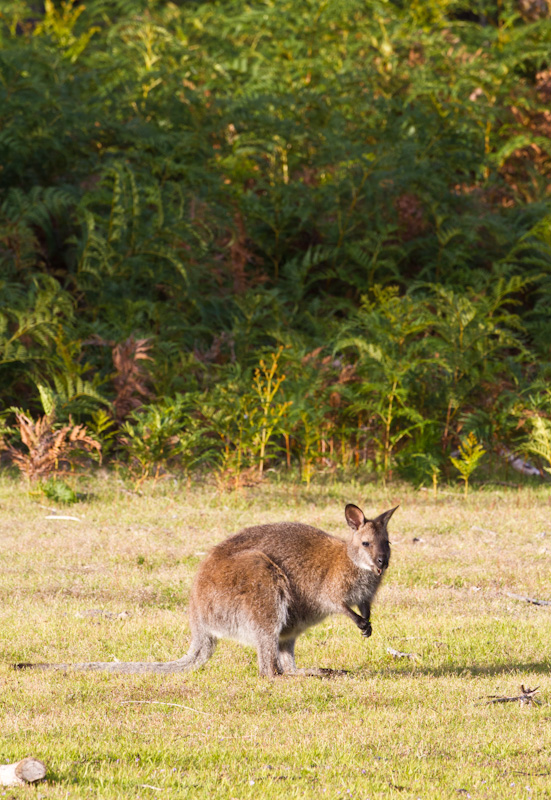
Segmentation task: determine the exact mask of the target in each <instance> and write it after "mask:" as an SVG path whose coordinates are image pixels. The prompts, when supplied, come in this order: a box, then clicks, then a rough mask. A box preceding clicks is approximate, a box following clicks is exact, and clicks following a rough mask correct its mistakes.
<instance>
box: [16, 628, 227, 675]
mask: <svg viewBox="0 0 551 800" xmlns="http://www.w3.org/2000/svg"><path fill="white" fill-rule="evenodd" d="M215 647H216V639H215V638H213V637H211V636H204V637H202V638H201V639H200V640H198V639H192V642H191V646H190V648H189V653H188V654H187V655H186V656H184V657H183V658H179V659H178V660H177V661H85V662H84V663H82V664H30V663H20V664H14V665H13V667H14V669H41V670H49V669H54V670H61V671H63V672H89V671H94V670H95V671H99V672H121V673H123V674H126V675H145V674H146V673H148V672H150V673H155V674H156V675H168V674H170V673H174V672H187V671H188V670H192V669H197V668H198V667H200V666H202V665H203V664H204V663H205V661H208V659H209V658H210V657H211V655H212V654H213V653H214V649H215Z"/></svg>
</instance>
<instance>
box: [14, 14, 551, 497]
mask: <svg viewBox="0 0 551 800" xmlns="http://www.w3.org/2000/svg"><path fill="white" fill-rule="evenodd" d="M550 53H551V20H550V18H549V16H548V13H547V6H546V4H545V3H543V4H542V3H537V2H533V3H527V2H523V3H519V4H517V3H516V2H512V1H511V0H503V1H502V2H499V3H495V2H488V1H487V2H484V0H481V2H478V3H476V2H469V3H462V2H453V1H452V0H428V2H418V1H417V0H414V1H413V2H411V3H402V2H398V1H396V2H391V1H390V0H325V1H324V2H320V1H319V0H292V2H291V0H264V1H263V2H256V0H255V1H254V2H251V3H250V4H248V5H246V4H243V3H242V2H237V0H218V1H217V2H204V3H201V2H184V0H181V2H155V1H154V0H149V2H148V1H147V0H88V1H87V2H86V3H79V2H76V1H75V2H71V0H66V1H65V2H54V1H53V0H46V2H45V3H44V4H41V3H38V2H30V1H29V2H25V1H24V0H0V158H1V163H0V269H1V272H0V287H1V289H0V403H1V405H2V408H3V409H4V413H3V416H2V419H3V423H2V425H3V430H4V435H3V436H4V438H3V446H4V448H5V449H6V450H8V451H9V452H11V454H12V456H13V457H14V458H15V460H16V462H17V463H18V464H19V466H20V467H21V468H22V469H24V471H26V472H27V474H28V475H30V476H37V477H47V475H48V474H50V473H51V472H52V471H53V470H54V469H55V468H56V466H57V465H59V463H61V462H62V461H63V460H65V461H66V462H67V461H70V460H71V458H72V456H71V453H72V451H73V450H74V448H75V447H81V448H85V449H87V450H88V451H90V452H91V453H98V452H99V448H98V446H97V444H96V443H98V442H99V444H100V445H101V450H102V453H103V458H104V459H107V460H108V459H109V458H111V459H113V460H117V461H119V462H120V461H121V460H124V459H126V460H127V462H128V463H129V465H130V466H131V468H132V469H133V470H134V471H135V474H136V475H137V476H138V478H141V477H144V476H146V475H148V474H158V473H159V471H160V470H161V469H164V468H165V467H166V465H167V464H171V463H172V462H175V461H178V462H179V463H180V465H181V467H182V468H183V469H184V470H185V471H186V472H188V473H189V472H190V471H192V470H194V469H195V468H196V467H198V466H199V465H201V464H202V463H207V464H209V465H211V466H212V465H216V468H217V470H218V474H219V476H220V478H221V479H222V480H223V481H229V482H230V483H232V482H236V483H238V482H239V481H240V480H243V479H244V477H243V476H248V477H251V475H252V473H254V474H255V475H261V474H262V473H263V471H264V470H265V469H266V467H267V465H268V464H272V465H273V464H275V463H281V464H285V463H287V464H288V465H291V466H292V465H294V464H300V470H301V475H302V478H303V479H304V480H306V481H309V480H310V477H311V475H312V474H313V473H314V472H315V471H316V470H320V469H338V468H341V467H342V468H347V467H350V466H359V465H361V464H365V465H367V468H368V469H370V470H372V471H378V472H380V473H381V474H383V476H384V477H385V478H389V477H390V476H391V475H392V472H393V471H396V470H397V469H398V470H400V471H401V473H402V474H404V475H405V476H407V477H410V478H412V479H415V480H417V481H420V480H429V481H430V480H433V481H434V482H435V483H436V481H437V480H438V479H439V476H440V474H441V472H442V471H443V472H444V474H446V473H448V474H455V471H454V468H453V466H452V463H451V462H450V454H452V453H454V452H455V451H456V449H457V447H458V446H459V445H460V444H461V443H462V444H461V446H462V450H461V451H460V454H462V455H461V458H462V460H461V459H459V462H460V466H461V465H462V466H463V469H464V471H465V474H464V473H463V472H461V470H460V472H461V474H462V475H463V478H464V480H465V487H466V488H467V485H468V477H469V474H470V473H469V470H471V471H472V469H473V468H474V466H475V465H476V457H477V455H478V456H480V453H481V452H482V449H485V450H486V451H487V452H488V453H491V454H495V457H496V458H499V457H500V456H503V455H504V454H508V453H511V452H515V451H523V450H524V452H529V451H531V452H532V453H533V454H534V455H535V463H536V465H538V466H539V467H540V468H542V469H543V468H545V467H549V466H550V465H551V422H550V419H551V393H550V390H549V388H548V386H549V378H550V377H551V315H550V314H549V306H550V303H551V209H550V192H549V179H550V173H551V161H550V159H549V154H550V141H551V140H550V138H549V137H550V133H551V112H550V111H549V101H550V98H551V69H550V66H551V65H550ZM84 424H85V425H86V428H83V427H80V426H82V425H84ZM467 434H470V437H469V438H466V435H467ZM455 455H457V453H455ZM473 459H474V460H473ZM456 461H458V459H457V458H456Z"/></svg>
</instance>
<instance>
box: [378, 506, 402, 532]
mask: <svg viewBox="0 0 551 800" xmlns="http://www.w3.org/2000/svg"><path fill="white" fill-rule="evenodd" d="M397 508H400V506H394V508H390V509H389V510H388V511H383V513H382V514H379V516H378V517H377V519H374V520H373V522H380V523H381V525H384V527H385V528H386V526H387V523H388V521H389V519H390V518H391V516H392V515H393V514H394V512H395V511H396V509H397Z"/></svg>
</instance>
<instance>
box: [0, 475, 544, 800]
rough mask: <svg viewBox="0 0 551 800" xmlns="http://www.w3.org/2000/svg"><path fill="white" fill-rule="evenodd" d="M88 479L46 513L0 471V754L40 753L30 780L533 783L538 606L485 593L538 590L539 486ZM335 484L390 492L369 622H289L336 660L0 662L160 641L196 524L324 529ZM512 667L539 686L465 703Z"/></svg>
mask: <svg viewBox="0 0 551 800" xmlns="http://www.w3.org/2000/svg"><path fill="white" fill-rule="evenodd" d="M88 489H89V499H88V500H87V501H86V502H82V503H80V504H78V505H77V506H73V507H72V509H71V512H70V513H71V515H74V516H76V517H78V518H79V520H81V521H79V522H75V521H61V520H59V521H58V520H46V519H45V517H46V516H47V515H48V511H47V510H46V509H45V508H43V507H42V506H41V505H40V504H39V503H37V502H36V501H33V500H32V499H30V498H29V497H28V495H27V494H26V492H25V486H24V484H22V483H18V482H11V481H9V480H7V479H3V481H2V482H0V513H1V515H2V529H1V531H0V575H1V581H0V598H1V603H0V624H1V625H2V631H3V633H4V636H3V637H2V656H1V659H0V661H1V666H0V685H1V687H2V691H1V694H0V715H1V716H0V719H1V723H2V724H1V733H0V742H1V753H2V756H3V760H4V761H8V760H10V761H13V760H18V759H20V758H22V757H23V756H25V755H27V754H33V755H35V756H37V757H39V758H42V759H43V760H44V761H45V762H46V763H47V764H48V766H49V775H48V778H49V780H48V783H47V784H43V785H42V786H41V787H40V788H39V789H38V793H37V794H40V795H41V796H42V797H44V798H46V797H47V798H66V797H67V796H69V797H71V798H95V797H97V798H104V799H107V800H110V799H111V798H123V797H124V798H126V797H135V798H138V797H140V798H150V797H159V796H164V797H174V798H178V797H182V798H184V797H193V798H209V800H210V798H212V796H216V797H217V798H228V800H230V798H239V800H241V799H242V798H260V797H268V798H272V797H273V798H279V797H282V796H283V795H284V796H285V797H291V798H294V797H297V798H298V797H301V798H302V797H306V798H308V797H311V798H314V797H315V798H319V797H328V798H337V797H342V798H345V797H346V798H361V799H362V800H365V799H366V798H377V797H381V798H382V797H385V798H412V799H413V798H417V797H422V798H460V797H467V796H468V795H470V796H471V797H473V798H475V797H476V798H496V797H507V798H528V797H529V798H544V797H549V786H550V785H551V765H550V761H549V752H550V748H551V708H550V706H549V699H550V697H551V684H550V674H551V644H550V642H551V607H545V606H541V607H538V606H534V605H530V604H528V603H525V602H522V601H518V600H514V599H512V598H510V597H508V596H507V594H506V593H507V592H513V593H517V594H519V595H523V596H529V597H540V598H542V599H551V583H550V580H549V576H550V575H551V502H550V497H549V494H548V492H544V491H543V490H542V491H535V490H531V489H524V490H521V491H513V490H512V491H509V490H501V491H498V492H482V491H480V492H473V493H472V494H471V495H470V496H469V498H468V499H467V500H465V499H464V497H463V496H461V495H459V494H457V495H454V494H451V495H446V496H443V497H441V498H438V499H437V500H436V501H434V500H432V498H428V497H426V496H424V495H420V494H419V493H415V492H413V491H412V490H411V489H409V488H407V487H403V486H396V487H390V490H389V492H383V490H381V489H378V488H376V487H372V486H369V487H367V488H366V487H361V488H360V487H359V486H358V485H353V484H351V485H336V486H332V487H321V488H318V489H315V488H310V489H308V490H306V489H303V488H301V487H296V486H289V485H284V484H281V485H276V486H269V485H264V486H260V487H257V488H255V489H254V490H250V491H249V492H244V493H242V494H238V495H226V494H219V493H218V492H216V491H215V490H214V489H213V488H212V487H198V488H194V489H192V490H191V491H189V490H187V489H186V488H184V487H181V486H177V485H170V486H168V485H166V486H160V487H157V488H155V489H153V488H147V487H146V488H145V493H144V495H143V496H139V495H135V494H131V493H128V492H126V491H125V487H124V486H123V485H122V484H120V483H117V481H116V479H115V478H113V477H104V478H101V477H98V478H97V479H96V480H94V481H90V483H89V487H88ZM346 502H355V503H357V504H359V505H360V506H362V507H363V508H364V509H365V511H366V513H373V514H375V513H376V512H380V510H381V509H383V508H387V507H389V506H390V505H394V504H396V503H398V502H400V503H401V508H400V510H399V511H398V512H397V513H396V514H395V516H394V518H393V520H392V522H391V524H390V526H389V527H390V529H391V541H392V542H393V545H392V546H393V553H392V559H391V564H390V568H389V572H388V576H387V580H386V582H385V584H384V586H383V588H382V590H381V592H380V594H379V596H378V598H377V603H376V605H375V607H374V612H373V629H374V633H373V636H372V638H371V639H369V640H368V641H367V642H366V641H365V640H364V639H363V637H361V635H360V634H359V632H358V631H357V630H356V628H354V627H353V626H352V625H351V624H350V623H348V622H347V620H345V619H344V618H343V619H341V618H333V619H330V620H327V621H326V622H325V623H324V624H323V625H320V626H318V627H317V628H315V629H313V630H311V631H309V632H308V633H307V634H306V635H304V636H303V637H301V638H300V639H299V641H298V644H297V662H298V664H299V666H319V667H333V668H336V669H343V670H348V672H347V674H345V675H342V676H339V677H334V678H331V679H323V680H320V679H317V678H282V679H278V680H275V681H267V680H265V679H260V678H258V676H257V667H256V658H255V654H254V653H253V652H252V651H250V650H247V649H245V648H242V647H239V646H238V645H236V644H233V643H231V642H222V643H221V644H220V645H219V648H218V650H217V652H216V653H215V655H214V657H213V658H212V659H211V660H210V661H209V662H208V664H207V665H206V666H205V667H204V668H203V669H202V670H200V671H198V672H196V673H192V674H187V675H184V676H177V675H171V676H167V677H166V678H160V677H158V676H153V675H150V676H147V675H146V676H133V675H131V676H120V675H103V674H78V673H67V674H63V673H52V672H15V671H13V670H11V669H10V667H9V665H10V664H11V663H13V662H16V661H59V662H71V661H83V660H88V659H98V660H100V659H101V660H110V659H115V658H117V659H119V660H146V659H151V660H165V659H168V658H174V657H178V656H180V655H181V654H183V653H184V652H185V651H186V650H187V643H188V627H187V618H186V604H187V598H188V594H189V587H190V583H191V580H192V578H193V574H194V572H195V570H196V568H197V564H198V563H199V560H200V558H201V557H202V554H203V553H205V552H206V551H207V549H208V548H209V547H210V546H211V545H212V544H214V543H215V542H217V541H220V540H221V539H222V538H224V537H225V536H227V535H229V534H231V533H234V532H236V531H237V530H238V529H239V528H241V527H243V526H245V525H249V524H255V523H260V522H266V521H276V520H283V519H293V520H300V521H304V522H309V523H310V524H313V525H317V526H320V527H322V528H325V529H326V530H329V531H331V532H333V533H336V534H340V535H343V536H345V535H346V533H347V531H346V525H345V523H344V517H343V510H344V504H345V503H346ZM389 648H390V649H392V650H395V651H399V652H404V653H409V654H412V655H413V656H415V657H414V658H396V657H393V656H392V655H390V654H389V652H388V650H389ZM521 683H522V684H524V685H525V686H529V687H535V686H538V685H539V686H540V694H539V697H540V698H541V702H542V705H540V706H533V707H525V708H521V707H520V705H516V704H513V703H511V704H503V705H488V704H487V702H486V698H487V696H488V695H496V694H497V695H509V694H515V693H517V692H518V690H519V687H520V684H521ZM9 794H10V796H14V797H20V796H21V797H23V796H26V795H27V794H29V791H28V790H26V789H14V790H9ZM0 796H1V790H0ZM33 796H34V791H33Z"/></svg>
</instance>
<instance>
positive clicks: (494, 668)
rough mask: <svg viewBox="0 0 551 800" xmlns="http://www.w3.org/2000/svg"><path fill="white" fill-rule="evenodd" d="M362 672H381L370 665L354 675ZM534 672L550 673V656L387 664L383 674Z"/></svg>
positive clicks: (458, 676) (540, 673) (471, 674)
mask: <svg viewBox="0 0 551 800" xmlns="http://www.w3.org/2000/svg"><path fill="white" fill-rule="evenodd" d="M363 672H369V673H370V677H371V676H373V677H375V676H377V675H380V674H381V671H380V670H377V669H374V668H372V667H371V666H369V667H367V666H366V667H361V668H360V669H359V670H358V672H357V673H355V674H356V675H358V674H362V673H363ZM527 672H528V673H534V674H536V675H550V674H551V658H549V659H547V660H542V661H529V662H525V663H522V662H518V661H503V662H498V663H494V664H456V665H452V664H450V665H444V666H440V667H426V666H423V664H420V663H418V662H417V663H415V664H413V663H412V664H410V666H409V669H408V666H407V665H403V667H402V668H400V667H399V666H398V665H395V666H394V665H389V666H385V667H384V673H385V674H391V675H394V676H396V677H400V676H401V675H407V676H408V677H409V676H411V675H426V676H429V677H432V678H444V677H449V676H456V677H457V678H464V677H469V678H470V677H484V676H488V677H493V676H496V675H515V674H517V673H527Z"/></svg>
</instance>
